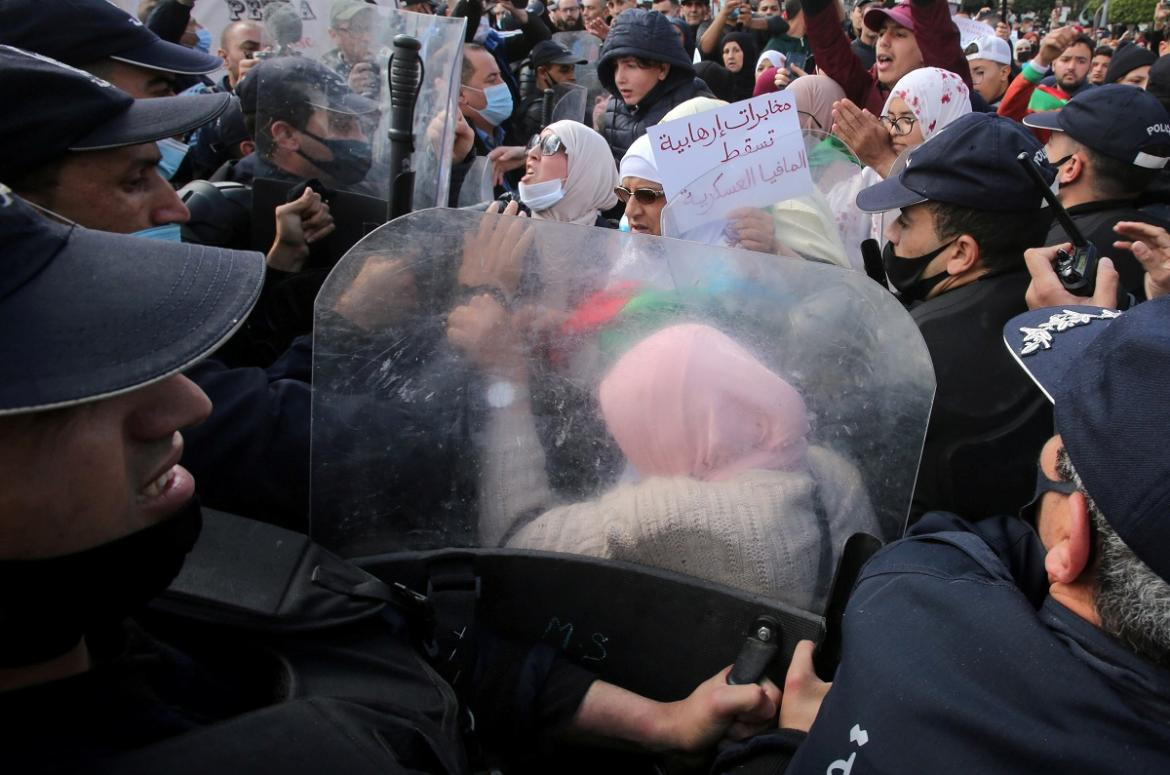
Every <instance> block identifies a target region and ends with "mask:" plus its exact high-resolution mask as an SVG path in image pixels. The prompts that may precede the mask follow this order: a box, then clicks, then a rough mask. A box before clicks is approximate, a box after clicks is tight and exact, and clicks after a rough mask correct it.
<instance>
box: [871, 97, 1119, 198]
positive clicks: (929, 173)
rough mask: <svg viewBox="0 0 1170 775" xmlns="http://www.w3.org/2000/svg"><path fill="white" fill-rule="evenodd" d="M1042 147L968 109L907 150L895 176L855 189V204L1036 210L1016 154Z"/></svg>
mask: <svg viewBox="0 0 1170 775" xmlns="http://www.w3.org/2000/svg"><path fill="white" fill-rule="evenodd" d="M1098 88H1100V87H1098ZM1041 148H1042V146H1041V145H1040V142H1039V141H1038V140H1037V139H1036V138H1035V137H1034V136H1033V135H1032V133H1031V132H1029V131H1028V130H1027V129H1025V128H1024V127H1022V126H1021V125H1020V124H1019V123H1018V122H1016V121H1012V120H1011V119H1009V118H1002V117H1000V116H996V115H992V114H989V113H968V114H967V115H965V116H961V117H959V118H957V119H955V121H953V122H952V123H950V124H949V125H947V126H946V127H945V128H943V129H942V130H940V131H939V132H938V134H936V135H934V136H933V137H931V138H930V139H929V140H927V141H926V142H925V143H923V144H922V145H920V146H918V147H917V148H913V149H911V150H910V151H908V152H907V154H906V156H905V157H904V160H905V165H904V166H903V167H902V168H901V171H900V172H898V173H897V174H896V175H890V176H889V177H888V178H886V179H885V180H883V181H882V182H880V183H877V184H875V185H872V186H870V187H869V188H866V189H863V190H862V191H861V192H859V193H858V194H857V206H858V207H859V208H861V209H862V210H864V211H866V212H871V213H877V212H884V211H886V210H897V209H899V208H902V207H909V206H911V205H916V204H921V203H923V202H942V203H944V204H952V205H958V206H959V207H969V208H971V209H974V210H990V211H995V212H1005V211H1012V212H1014V211H1019V210H1039V209H1040V207H1041V204H1042V202H1043V201H1044V200H1043V199H1042V197H1041V194H1040V192H1039V191H1037V190H1036V187H1035V185H1034V184H1033V183H1032V179H1031V178H1030V177H1028V173H1027V172H1025V171H1024V168H1023V167H1021V166H1020V163H1019V162H1018V161H1017V160H1016V157H1017V156H1019V155H1020V153H1023V152H1027V153H1028V155H1030V156H1034V155H1035V154H1036V153H1037V152H1039V151H1040V150H1041Z"/></svg>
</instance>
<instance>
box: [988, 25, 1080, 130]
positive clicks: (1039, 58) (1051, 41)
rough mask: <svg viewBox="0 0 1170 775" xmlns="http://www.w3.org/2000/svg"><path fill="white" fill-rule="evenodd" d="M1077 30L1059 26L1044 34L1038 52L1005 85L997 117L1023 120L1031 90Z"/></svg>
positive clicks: (1076, 33) (1046, 72) (1069, 42)
mask: <svg viewBox="0 0 1170 775" xmlns="http://www.w3.org/2000/svg"><path fill="white" fill-rule="evenodd" d="M1078 35H1080V33H1079V32H1078V31H1077V28H1076V27H1061V28H1060V29H1058V30H1053V31H1052V32H1050V33H1048V34H1047V35H1045V36H1044V40H1042V41H1041V42H1040V52H1039V53H1038V54H1036V56H1035V57H1033V59H1032V61H1030V62H1025V63H1024V66H1023V68H1022V69H1021V70H1020V74H1019V75H1017V76H1016V77H1015V80H1013V81H1012V82H1011V85H1010V86H1008V89H1007V91H1006V92H1004V95H1003V99H1002V100H1000V103H999V110H998V113H999V115H1001V116H1006V117H1007V118H1011V119H1015V120H1016V121H1023V120H1024V116H1026V115H1028V103H1029V102H1030V101H1031V100H1032V93H1033V92H1035V91H1036V87H1037V86H1039V85H1040V81H1041V80H1043V79H1044V76H1045V75H1047V74H1048V70H1049V68H1050V67H1052V63H1053V62H1055V61H1056V58H1057V57H1059V56H1060V54H1061V52H1062V51H1064V50H1065V49H1066V48H1068V47H1069V46H1070V45H1071V44H1072V42H1073V41H1074V40H1076V39H1077V36H1078Z"/></svg>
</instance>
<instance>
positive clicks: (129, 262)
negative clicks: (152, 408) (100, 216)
mask: <svg viewBox="0 0 1170 775" xmlns="http://www.w3.org/2000/svg"><path fill="white" fill-rule="evenodd" d="M0 245H2V246H3V247H2V248H0V261H2V262H3V264H4V270H3V271H2V272H0V362H2V363H3V364H4V379H2V380H0V414H21V413H27V412H33V411H40V410H45V409H54V408H58V407H65V406H70V405H74V404H80V403H86V402H89V401H96V400H98V399H101V398H106V397H109V396H114V395H118V394H120V393H126V392H129V391H131V390H135V389H137V388H140V387H142V386H144V385H149V384H151V383H152V382H157V381H159V380H162V379H165V378H166V377H169V376H170V375H172V374H175V373H177V372H179V371H182V370H183V369H186V368H187V367H189V366H191V365H192V364H194V363H196V362H197V361H199V360H201V359H203V358H204V357H206V356H207V355H208V354H209V353H211V352H212V351H214V350H215V349H216V348H218V347H219V346H220V345H222V344H223V343H224V342H225V341H226V340H227V339H228V338H229V337H230V336H231V335H232V334H233V333H234V332H235V331H236V330H237V329H238V328H239V327H240V325H241V324H242V323H243V322H244V320H245V319H246V318H247V315H248V311H249V310H251V308H252V305H253V304H255V303H256V299H258V298H259V296H260V289H261V287H262V286H263V283H264V256H263V255H261V254H260V253H252V252H242V251H235V250H223V249H220V248H208V247H203V246H201V245H188V244H185V243H181V242H165V241H161V240H150V239H143V238H141V237H131V236H127V235H123V234H109V233H107V232H101V231H93V230H90V229H84V228H82V227H80V226H72V225H66V224H63V223H58V222H56V221H53V220H50V219H49V218H47V217H45V216H43V215H41V214H40V213H38V212H37V211H36V210H34V209H33V208H32V207H31V206H29V205H28V204H27V203H25V202H24V201H23V200H21V199H20V198H19V197H17V196H15V195H14V194H12V193H11V192H9V191H8V190H7V189H5V188H3V187H0Z"/></svg>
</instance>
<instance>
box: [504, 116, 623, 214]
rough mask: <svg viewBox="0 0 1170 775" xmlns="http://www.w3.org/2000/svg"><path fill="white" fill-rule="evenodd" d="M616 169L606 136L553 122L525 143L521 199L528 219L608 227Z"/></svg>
mask: <svg viewBox="0 0 1170 775" xmlns="http://www.w3.org/2000/svg"><path fill="white" fill-rule="evenodd" d="M616 185H617V170H616V169H615V168H614V164H613V156H612V155H610V151H609V145H608V144H607V143H606V142H605V139H604V138H603V137H602V136H601V135H599V134H597V133H596V132H594V131H593V130H592V129H590V128H589V127H587V126H585V125H584V124H582V123H580V122H577V121H567V120H566V121H556V122H554V123H552V124H549V125H548V126H547V127H545V129H544V130H543V131H542V132H540V134H538V135H534V136H533V137H532V139H531V140H529V141H528V150H527V155H526V156H525V159H524V177H522V178H521V179H520V201H521V202H522V203H523V204H524V205H525V206H527V207H528V209H530V210H531V211H532V217H533V218H537V219H546V220H550V221H562V222H565V223H578V224H581V225H582V226H595V225H596V226H609V225H611V224H610V222H609V221H607V220H606V219H604V218H602V217H601V211H603V210H608V209H609V208H611V207H613V206H614V205H615V204H616V203H617V196H616V195H615V194H614V186H616Z"/></svg>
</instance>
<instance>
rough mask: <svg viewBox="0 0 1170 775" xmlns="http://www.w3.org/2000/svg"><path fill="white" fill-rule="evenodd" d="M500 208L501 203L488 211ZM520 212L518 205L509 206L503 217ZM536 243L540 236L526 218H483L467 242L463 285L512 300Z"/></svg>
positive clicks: (461, 279)
mask: <svg viewBox="0 0 1170 775" xmlns="http://www.w3.org/2000/svg"><path fill="white" fill-rule="evenodd" d="M498 205H499V203H498V202H493V203H491V204H490V205H488V211H489V212H491V213H495V212H497V209H496V208H497V207H498ZM519 208H520V205H519V204H518V203H516V202H509V203H508V206H507V207H505V208H504V210H503V213H502V214H503V215H517V214H518V213H519ZM535 239H536V233H535V232H534V231H533V230H532V228H531V223H530V222H529V221H528V219H527V216H525V215H520V217H517V218H494V217H483V218H482V219H481V220H480V223H479V228H478V229H476V230H475V231H474V232H469V233H468V234H467V236H466V237H465V238H464V241H463V262H462V263H461V264H460V266H459V275H458V280H459V283H460V284H461V285H465V286H467V287H470V288H478V287H481V286H485V287H488V288H494V289H496V290H499V291H501V292H502V293H503V294H504V295H505V296H506V297H508V298H511V297H512V296H513V295H514V294H515V293H516V289H517V288H518V287H519V286H520V276H521V275H522V274H523V273H524V257H525V256H526V255H527V254H528V249H529V248H531V247H532V242H533V240H535Z"/></svg>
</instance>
